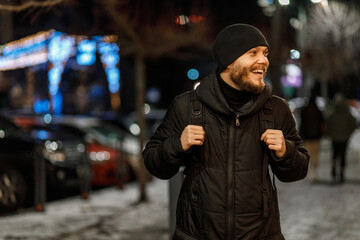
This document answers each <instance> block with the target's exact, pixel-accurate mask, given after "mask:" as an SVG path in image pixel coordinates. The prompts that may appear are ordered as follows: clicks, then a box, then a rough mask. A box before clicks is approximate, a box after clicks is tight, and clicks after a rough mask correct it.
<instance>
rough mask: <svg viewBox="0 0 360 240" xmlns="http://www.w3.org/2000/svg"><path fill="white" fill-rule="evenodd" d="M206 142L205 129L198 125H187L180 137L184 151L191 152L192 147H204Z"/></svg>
mask: <svg viewBox="0 0 360 240" xmlns="http://www.w3.org/2000/svg"><path fill="white" fill-rule="evenodd" d="M204 140H205V131H204V128H203V127H202V126H197V125H187V126H186V127H185V129H184V131H183V132H182V133H181V137H180V141H181V146H182V149H183V150H184V151H187V150H189V149H190V147H191V146H192V145H200V146H201V145H203V143H204Z"/></svg>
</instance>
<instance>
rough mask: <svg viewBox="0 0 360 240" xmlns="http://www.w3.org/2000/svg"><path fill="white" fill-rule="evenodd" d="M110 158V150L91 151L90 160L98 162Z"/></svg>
mask: <svg viewBox="0 0 360 240" xmlns="http://www.w3.org/2000/svg"><path fill="white" fill-rule="evenodd" d="M109 159H110V153H109V152H108V151H99V152H90V160H91V161H96V162H102V161H107V160H109Z"/></svg>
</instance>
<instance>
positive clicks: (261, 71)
mask: <svg viewBox="0 0 360 240" xmlns="http://www.w3.org/2000/svg"><path fill="white" fill-rule="evenodd" d="M253 72H254V73H260V74H263V72H264V70H255V71H253Z"/></svg>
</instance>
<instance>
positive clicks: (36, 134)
mask: <svg viewBox="0 0 360 240" xmlns="http://www.w3.org/2000/svg"><path fill="white" fill-rule="evenodd" d="M32 135H33V137H34V138H36V139H40V140H46V139H48V138H49V133H48V132H47V131H45V130H39V131H34V132H33V134H32Z"/></svg>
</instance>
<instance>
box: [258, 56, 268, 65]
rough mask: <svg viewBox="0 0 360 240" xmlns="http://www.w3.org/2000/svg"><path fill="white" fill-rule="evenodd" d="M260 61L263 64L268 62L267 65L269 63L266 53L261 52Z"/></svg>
mask: <svg viewBox="0 0 360 240" xmlns="http://www.w3.org/2000/svg"><path fill="white" fill-rule="evenodd" d="M258 62H259V63H262V64H266V66H268V65H269V59H268V58H267V56H265V55H264V54H259V57H258Z"/></svg>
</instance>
